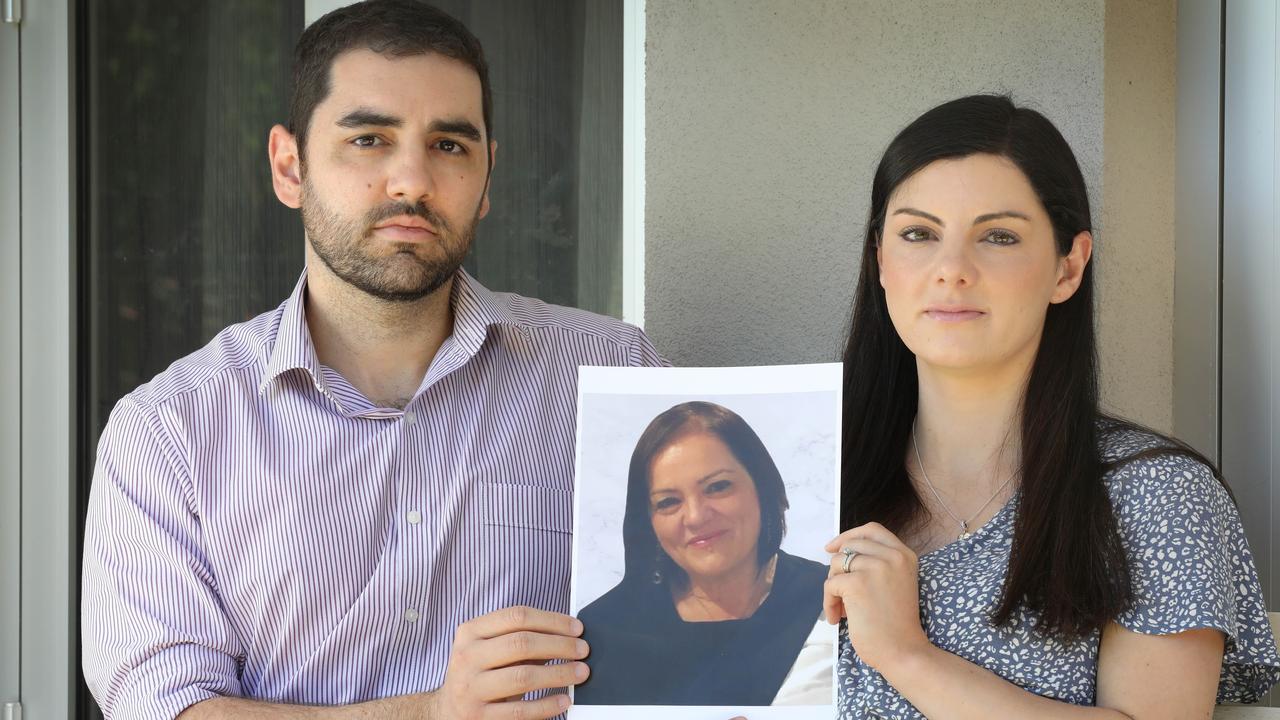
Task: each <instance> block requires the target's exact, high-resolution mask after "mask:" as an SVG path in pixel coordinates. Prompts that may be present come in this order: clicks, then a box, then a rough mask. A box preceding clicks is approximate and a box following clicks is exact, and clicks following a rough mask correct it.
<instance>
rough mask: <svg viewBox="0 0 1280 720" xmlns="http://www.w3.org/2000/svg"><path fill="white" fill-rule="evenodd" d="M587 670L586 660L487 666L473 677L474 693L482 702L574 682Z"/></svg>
mask: <svg viewBox="0 0 1280 720" xmlns="http://www.w3.org/2000/svg"><path fill="white" fill-rule="evenodd" d="M589 674H590V670H588V668H587V665H586V663H581V662H570V663H557V664H555V665H513V666H511V667H501V668H497V669H495V670H488V671H486V672H483V673H480V675H479V676H477V677H476V679H475V683H474V685H473V688H474V691H475V694H476V697H477V698H479V699H480V700H482V701H485V702H496V701H499V700H502V699H504V698H509V697H518V696H520V695H524V694H525V693H530V692H533V691H534V690H548V689H552V688H562V687H568V686H570V685H577V684H578V683H580V682H582V681H583V680H586V679H587V676H588V675H589Z"/></svg>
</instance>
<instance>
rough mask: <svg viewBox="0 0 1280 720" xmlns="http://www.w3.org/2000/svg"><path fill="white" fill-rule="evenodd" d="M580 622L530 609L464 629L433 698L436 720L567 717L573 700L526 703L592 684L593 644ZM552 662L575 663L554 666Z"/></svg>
mask: <svg viewBox="0 0 1280 720" xmlns="http://www.w3.org/2000/svg"><path fill="white" fill-rule="evenodd" d="M580 635H582V623H581V622H580V621H578V619H577V618H572V617H569V616H568V615H561V614H559V613H552V612H546V611H545V610H537V609H534V608H530V607H511V608H506V609H504V610H498V611H496V612H492V613H489V614H488V615H482V616H480V617H478V618H475V619H474V620H471V621H469V622H466V623H463V624H462V625H460V626H459V627H458V632H457V634H455V635H454V638H453V651H452V652H451V653H450V655H449V669H448V670H447V671H446V672H445V678H444V685H443V686H441V687H440V689H439V690H437V691H436V692H434V693H432V695H431V698H432V712H431V713H430V717H432V718H434V719H436V720H478V719H481V718H483V719H485V720H488V719H490V718H495V719H499V720H501V719H504V718H510V719H511V720H542V719H543V718H551V717H555V716H556V715H559V714H560V713H562V712H564V711H565V710H566V709H568V707H569V696H567V695H565V694H562V693H556V694H554V695H549V696H547V697H544V698H541V699H539V700H522V699H521V697H522V696H523V695H524V694H525V693H528V692H533V691H535V690H544V689H548V688H561V687H566V686H569V685H576V684H578V683H580V682H582V681H583V680H586V679H587V673H588V670H587V665H586V663H582V662H574V661H577V660H581V659H582V658H584V657H586V656H587V651H588V648H587V642H586V641H585V640H583V639H581V638H580V637H579V636H580ZM549 660H568V661H570V662H565V663H557V664H548V663H547V661H549Z"/></svg>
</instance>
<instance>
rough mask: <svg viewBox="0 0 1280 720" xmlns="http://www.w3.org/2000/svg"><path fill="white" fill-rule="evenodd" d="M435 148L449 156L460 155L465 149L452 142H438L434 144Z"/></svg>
mask: <svg viewBox="0 0 1280 720" xmlns="http://www.w3.org/2000/svg"><path fill="white" fill-rule="evenodd" d="M436 147H438V148H440V149H441V150H443V151H445V152H447V153H449V154H450V155H460V154H462V153H464V152H466V148H464V147H463V146H462V145H461V144H459V143H456V142H454V141H453V140H441V141H440V142H438V143H436Z"/></svg>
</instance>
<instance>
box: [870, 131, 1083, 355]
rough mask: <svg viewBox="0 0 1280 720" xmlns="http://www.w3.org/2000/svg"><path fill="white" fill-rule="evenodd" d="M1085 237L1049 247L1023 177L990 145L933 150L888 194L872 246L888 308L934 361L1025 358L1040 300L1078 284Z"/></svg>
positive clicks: (1036, 328)
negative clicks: (982, 150)
mask: <svg viewBox="0 0 1280 720" xmlns="http://www.w3.org/2000/svg"><path fill="white" fill-rule="evenodd" d="M1091 243H1092V239H1091V237H1090V235H1089V233H1087V232H1083V233H1080V234H1079V235H1077V236H1076V238H1075V247H1074V248H1073V249H1072V251H1071V253H1070V254H1069V255H1068V256H1066V257H1065V258H1064V257H1061V256H1059V255H1058V252H1057V248H1056V247H1055V243H1054V237H1053V226H1052V225H1051V224H1050V222H1049V216H1048V215H1047V214H1046V213H1045V210H1044V208H1043V207H1042V206H1041V204H1040V200H1039V198H1037V197H1036V194H1035V191H1034V190H1033V189H1032V188H1031V183H1030V182H1029V181H1028V180H1027V178H1026V176H1025V175H1023V173H1022V171H1021V170H1019V169H1018V167H1017V166H1016V165H1014V164H1013V163H1012V162H1011V161H1009V160H1008V159H1006V158H1003V157H1000V156H997V155H987V154H979V155H970V156H967V157H964V158H959V159H954V160H939V161H936V162H934V163H932V164H930V165H927V166H925V167H924V168H923V169H921V170H920V171H919V172H917V173H916V174H915V175H912V176H911V177H909V178H908V179H907V180H906V181H904V182H903V183H902V184H901V185H899V186H898V188H897V189H896V190H895V191H894V192H893V194H892V195H891V196H890V197H889V202H888V205H887V207H886V211H885V222H884V233H883V235H882V236H881V239H880V247H879V248H878V249H877V251H876V252H877V256H878V258H879V261H880V285H881V286H882V287H883V288H884V291H885V299H886V301H887V302H888V307H889V316H890V317H891V318H892V320H893V325H894V327H895V328H896V329H897V331H898V335H899V336H901V337H902V341H903V342H904V343H905V344H906V346H907V347H908V348H909V349H910V350H911V352H913V353H915V355H916V357H917V358H918V359H919V360H920V361H922V362H924V363H927V364H930V365H933V366H935V367H945V368H950V369H956V370H975V369H978V370H980V369H989V368H993V367H994V368H999V367H1002V366H1011V365H1010V364H1013V365H1016V366H1019V367H1021V366H1025V367H1030V364H1031V362H1032V360H1034V358H1035V353H1036V348H1037V347H1038V345H1039V341H1040V333H1041V331H1042V330H1043V328H1044V318H1045V312H1046V310H1047V309H1048V306H1049V304H1050V303H1059V302H1062V301H1064V300H1066V299H1068V298H1070V297H1071V295H1072V294H1073V293H1074V292H1075V291H1076V288H1078V287H1079V285H1080V280H1081V276H1082V273H1083V271H1084V267H1085V264H1086V263H1087V262H1088V258H1089V252H1090V250H1091Z"/></svg>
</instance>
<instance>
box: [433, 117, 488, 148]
mask: <svg viewBox="0 0 1280 720" xmlns="http://www.w3.org/2000/svg"><path fill="white" fill-rule="evenodd" d="M427 132H431V133H443V134H445V135H461V136H462V137H464V138H466V139H467V140H470V141H472V142H480V140H481V138H482V137H483V136H482V135H481V134H480V128H477V127H476V126H475V124H473V123H472V122H471V121H470V120H463V119H447V120H432V121H431V124H430V125H428V126H427Z"/></svg>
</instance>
